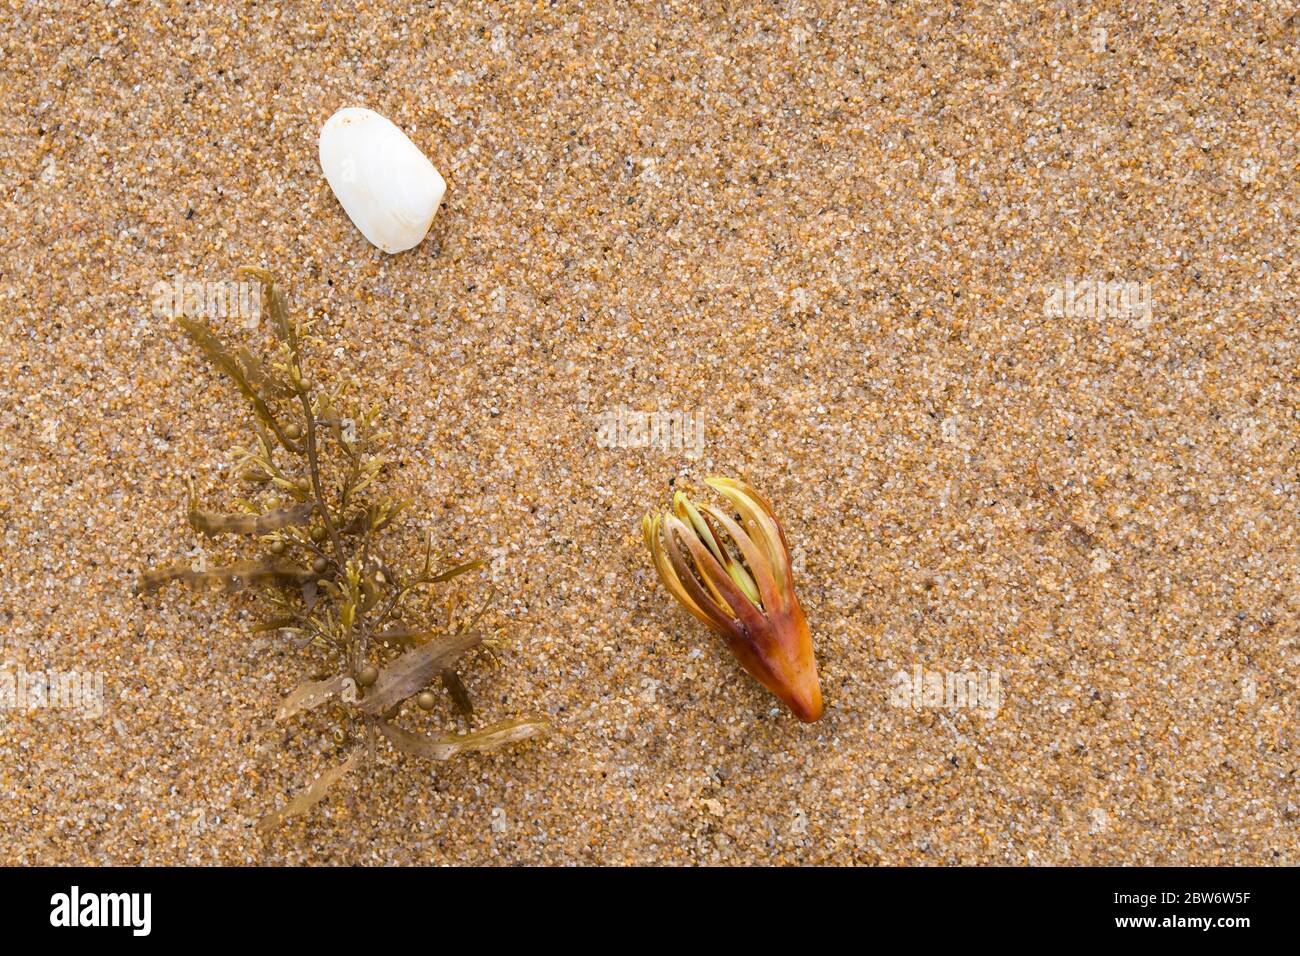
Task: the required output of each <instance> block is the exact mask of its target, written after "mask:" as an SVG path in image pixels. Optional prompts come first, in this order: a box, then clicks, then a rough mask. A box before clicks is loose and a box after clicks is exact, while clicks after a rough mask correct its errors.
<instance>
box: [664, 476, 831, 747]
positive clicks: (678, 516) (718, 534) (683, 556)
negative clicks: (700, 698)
mask: <svg viewBox="0 0 1300 956" xmlns="http://www.w3.org/2000/svg"><path fill="white" fill-rule="evenodd" d="M705 483H706V484H707V485H708V486H709V487H710V488H712V489H713V490H714V491H716V492H718V494H720V495H722V497H724V498H726V499H727V501H728V503H730V505H731V507H732V509H734V511H735V512H736V514H737V515H738V516H739V520H736V519H735V518H733V517H732V516H731V515H730V514H728V513H727V510H724V509H723V508H719V507H717V506H716V505H712V504H696V503H695V502H693V501H691V499H690V498H688V497H687V496H686V495H685V494H683V493H682V492H678V493H677V494H675V495H674V496H673V503H672V508H671V509H670V510H669V511H666V512H664V513H663V514H661V515H654V514H648V515H646V516H645V518H644V519H643V520H642V522H641V529H642V531H643V532H644V534H645V543H646V547H647V548H649V549H650V554H651V556H652V557H653V558H654V564H655V570H656V571H658V572H659V580H661V581H663V583H664V586H665V587H666V588H668V590H669V591H671V592H672V594H673V596H674V597H675V598H677V600H678V601H680V602H681V603H682V605H683V606H684V607H685V608H686V610H688V611H690V612H691V613H692V614H694V615H695V616H696V617H697V618H699V619H700V620H701V621H703V622H704V624H706V625H707V626H708V627H709V628H710V629H711V630H713V631H714V632H716V633H717V634H719V635H721V636H722V638H723V640H725V641H726V642H727V646H728V647H730V648H731V652H732V653H733V654H735V655H736V657H737V659H738V660H739V661H740V664H741V666H742V667H744V668H745V670H746V671H748V672H749V674H750V675H751V676H752V677H753V678H754V679H755V680H757V681H758V682H759V683H760V684H762V685H763V686H764V687H766V688H767V689H768V690H769V691H771V692H772V693H773V694H775V695H776V696H777V697H779V698H780V699H781V701H782V702H783V703H784V704H785V705H786V706H787V707H789V708H790V711H791V712H792V713H793V714H794V715H795V716H796V717H798V718H799V719H800V720H802V721H805V722H808V723H811V722H812V721H814V720H816V719H817V718H819V717H821V715H822V692H821V686H820V684H819V683H818V681H817V661H816V660H815V659H814V657H813V646H812V635H811V634H810V633H809V631H808V622H807V620H806V619H805V618H804V614H803V609H802V608H801V607H800V606H799V599H798V597H796V596H795V593H794V576H793V573H792V569H791V566H790V549H789V546H788V545H787V544H786V540H785V532H784V531H782V530H781V524H780V522H779V521H777V519H776V514H775V512H773V510H772V506H771V505H770V504H768V502H767V499H766V498H764V497H763V496H762V495H760V494H759V493H758V492H757V491H755V490H754V489H753V488H751V487H750V486H749V485H747V484H745V483H744V482H743V481H736V480H734V479H731V478H708V479H705Z"/></svg>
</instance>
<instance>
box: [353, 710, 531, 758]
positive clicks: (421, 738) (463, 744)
mask: <svg viewBox="0 0 1300 956" xmlns="http://www.w3.org/2000/svg"><path fill="white" fill-rule="evenodd" d="M378 726H379V732H380V733H381V734H383V735H384V737H385V738H386V739H387V740H388V742H389V743H391V744H392V745H393V746H394V747H395V748H396V749H397V750H398V751H400V752H401V753H404V754H406V755H407V756H408V757H421V758H423V759H425V760H439V761H441V760H450V759H451V758H452V757H454V756H456V754H459V753H465V752H468V751H472V750H480V751H482V750H496V749H497V748H498V747H504V746H506V745H507V744H513V743H518V742H519V741H521V740H527V739H528V738H529V737H536V736H537V735H538V734H543V733H545V732H546V731H547V730H549V729H550V726H551V724H550V721H548V720H546V719H545V718H544V717H516V718H514V719H512V720H503V721H500V722H498V723H495V724H490V725H489V726H487V727H484V728H483V729H482V730H476V731H473V732H472V733H468V734H444V735H441V736H438V737H433V736H429V735H427V734H416V733H412V732H411V731H409V730H404V729H402V728H401V727H398V726H397V725H396V724H390V723H389V722H388V721H385V720H381V721H378Z"/></svg>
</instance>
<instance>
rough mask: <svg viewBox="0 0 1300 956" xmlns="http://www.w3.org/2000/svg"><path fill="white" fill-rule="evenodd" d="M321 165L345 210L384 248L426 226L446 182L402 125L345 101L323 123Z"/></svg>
mask: <svg viewBox="0 0 1300 956" xmlns="http://www.w3.org/2000/svg"><path fill="white" fill-rule="evenodd" d="M320 165H321V169H322V170H324V172H325V179H326V180H327V181H328V182H329V184H330V189H332V190H333V191H334V196H335V198H336V199H338V201H339V204H340V205H341V206H342V207H343V211H344V212H346V213H347V214H348V218H350V219H351V220H352V222H353V224H354V225H355V226H356V227H357V228H358V229H360V230H361V234H362V235H363V236H365V237H366V238H367V239H369V240H370V242H371V243H373V244H374V245H375V246H378V247H379V248H380V249H382V250H384V252H388V253H394V252H401V251H403V250H404V249H410V248H411V247H412V246H414V245H416V244H418V243H419V241H420V240H421V239H423V238H424V237H425V234H426V233H428V231H429V226H430V224H431V223H432V222H433V214H434V213H436V212H437V211H438V206H439V205H440V204H441V203H442V195H443V193H445V192H446V191H447V183H446V181H445V180H444V179H443V178H442V176H441V174H439V172H438V170H436V169H434V167H433V163H431V162H429V159H428V157H427V156H425V155H424V153H422V152H420V148H419V147H418V146H416V145H415V144H414V143H412V142H411V140H410V138H409V137H407V135H406V134H405V133H403V132H402V131H401V130H400V129H398V128H397V127H396V126H394V125H393V124H392V123H391V122H389V121H388V120H386V119H385V118H384V117H382V116H380V115H379V114H378V113H376V112H375V111H374V110H367V109H362V108H361V107H359V106H348V107H345V108H344V109H341V110H339V111H338V112H337V113H335V114H334V115H333V116H331V117H330V118H329V119H328V120H326V121H325V125H324V126H322V127H321V131H320Z"/></svg>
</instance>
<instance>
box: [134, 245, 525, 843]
mask: <svg viewBox="0 0 1300 956" xmlns="http://www.w3.org/2000/svg"><path fill="white" fill-rule="evenodd" d="M240 272H241V273H242V274H244V275H248V276H252V277H253V278H255V279H256V280H258V281H259V282H260V283H261V284H262V292H263V304H264V307H265V308H264V311H265V314H266V315H267V316H268V318H269V320H270V326H271V331H272V332H273V334H274V340H275V342H274V346H273V349H272V351H271V354H269V355H268V356H266V357H261V356H258V355H256V354H255V353H254V352H253V351H252V350H251V349H249V348H248V347H246V346H237V347H235V348H233V349H232V348H229V347H227V346H226V345H225V343H223V342H222V341H221V339H220V338H219V337H218V335H217V334H216V333H215V332H214V331H213V330H212V329H210V328H208V326H207V325H205V324H204V323H202V322H199V321H198V320H196V319H192V318H189V317H186V316H182V317H180V318H179V319H178V320H177V324H178V325H179V326H180V328H181V330H182V331H183V332H184V333H185V334H186V336H187V337H188V338H189V339H190V340H191V341H192V342H193V343H194V344H195V345H196V346H197V347H198V349H199V350H200V352H202V354H203V355H204V356H205V357H206V358H207V359H208V361H209V362H210V363H211V364H212V365H213V366H214V367H215V368H216V369H217V370H218V371H220V372H221V373H223V374H224V375H225V376H226V377H227V378H229V379H230V380H231V382H232V383H233V384H234V386H235V388H236V390H237V391H238V392H239V394H240V395H241V396H242V397H243V399H244V400H245V401H246V402H247V403H248V406H249V409H250V411H251V412H252V416H253V421H252V427H253V432H254V437H255V441H254V442H253V443H251V444H250V445H249V446H248V447H245V448H237V449H235V454H236V457H237V460H238V465H237V467H236V472H237V474H238V482H239V483H241V488H240V491H239V492H238V493H237V495H236V498H235V504H236V509H235V510H234V511H211V510H206V509H203V508H200V507H199V505H198V501H197V497H196V495H195V494H194V492H193V490H191V492H190V502H189V507H188V511H187V514H186V518H187V521H188V524H189V526H190V527H191V528H192V529H193V530H194V531H196V532H197V533H199V534H200V535H202V536H203V537H204V538H207V539H217V538H221V537H223V536H242V537H243V538H244V539H245V540H248V541H249V542H250V543H251V544H252V545H253V546H255V547H256V548H257V549H259V552H260V553H259V554H258V555H257V556H255V557H246V558H242V559H235V560H233V561H230V562H229V563H226V564H222V565H218V566H214V567H207V566H206V564H204V565H200V566H194V565H188V564H186V563H184V562H181V563H177V564H172V565H165V566H162V567H159V568H152V569H149V570H147V571H145V572H143V573H142V574H141V575H140V579H139V582H138V584H137V586H136V590H137V592H138V593H141V594H152V593H155V592H157V591H160V590H161V589H163V588H164V587H166V586H167V585H169V584H173V583H177V584H182V585H186V586H189V587H192V588H200V589H216V590H219V591H223V592H233V591H240V590H245V589H249V590H255V591H257V592H259V593H260V594H261V595H262V600H263V602H264V606H265V610H266V613H265V615H264V616H263V619H262V621H261V622H260V623H259V624H257V625H256V626H255V627H254V628H253V630H254V631H255V632H277V633H280V634H282V635H284V636H285V637H286V638H287V639H289V640H290V642H291V644H292V646H294V647H297V648H303V649H306V650H307V651H308V652H309V653H311V654H313V655H314V656H316V657H317V658H319V659H320V661H319V665H320V666H318V669H317V672H316V674H315V675H314V677H313V678H312V679H309V680H306V681H304V682H302V683H301V684H299V685H298V687H297V688H296V689H294V690H293V691H292V692H291V693H290V694H289V695H288V696H287V697H285V698H282V699H278V700H276V701H275V702H274V703H275V704H276V705H277V706H276V719H277V720H278V721H286V720H290V719H293V718H298V719H307V718H308V717H311V718H312V719H320V718H333V720H334V722H335V727H334V738H335V740H336V742H337V744H338V745H339V748H340V752H341V753H346V754H347V757H346V760H344V761H343V762H342V763H341V764H339V765H337V766H335V767H334V768H333V769H332V770H327V771H326V772H325V773H323V774H321V775H320V776H319V777H318V778H317V779H316V781H315V782H314V783H313V784H312V785H311V786H309V787H308V788H307V789H305V790H304V791H302V792H301V793H299V794H298V795H297V796H296V797H294V798H293V799H292V800H291V801H290V802H289V803H288V804H287V805H286V806H285V807H283V808H282V809H281V810H279V811H277V812H275V813H272V814H270V815H268V816H267V817H265V818H264V819H263V820H262V821H261V823H260V824H259V825H258V829H259V830H261V831H263V832H268V831H270V830H274V829H275V828H277V827H279V826H280V825H281V824H282V823H284V822H285V821H286V820H287V819H289V818H291V817H294V816H297V815H299V814H302V813H305V812H307V811H308V810H309V809H310V808H311V807H313V806H314V805H315V804H317V803H318V802H319V801H320V800H322V799H323V798H324V797H325V795H326V792H327V791H328V790H329V789H330V787H331V786H333V785H334V784H335V783H337V782H338V781H339V780H341V779H342V778H343V777H345V776H347V775H349V774H350V773H351V772H352V771H354V770H358V769H359V768H361V767H362V766H364V765H365V764H367V762H370V763H373V757H374V751H375V743H376V740H377V739H378V738H380V737H382V738H383V739H385V740H387V741H388V742H389V743H390V745H391V746H392V747H393V748H394V749H395V750H396V751H398V752H400V753H403V754H406V755H409V756H416V757H423V758H425V759H430V760H446V759H449V758H450V757H451V756H453V755H455V754H457V753H462V752H472V751H482V750H489V749H493V748H495V747H499V746H503V745H505V744H508V743H512V742H515V741H519V740H524V739H527V738H529V737H532V736H535V735H536V734H538V733H541V732H543V731H544V730H545V729H546V728H547V727H548V726H549V725H548V723H547V721H546V720H545V719H544V718H539V717H535V716H528V715H525V716H521V717H515V718H510V719H507V720H503V721H498V722H496V723H494V724H491V725H488V726H487V727H484V728H482V729H480V730H477V731H472V732H469V733H467V734H463V735H443V734H435V735H432V736H429V735H425V734H420V733H416V732H414V731H410V730H406V729H403V728H401V727H399V726H397V725H396V724H395V723H394V721H395V720H396V719H397V718H398V716H399V715H400V714H401V711H402V708H403V706H404V705H405V704H406V703H407V702H409V701H412V700H413V701H414V702H415V704H416V706H417V708H418V709H419V710H421V711H432V710H434V709H436V707H437V702H438V697H437V696H436V695H435V694H434V692H433V688H434V687H438V688H440V689H441V690H443V691H444V693H445V694H446V697H447V699H448V702H449V705H450V707H451V709H452V711H453V712H454V713H456V714H459V715H460V717H461V719H463V720H466V721H469V720H471V719H472V715H473V713H474V707H473V701H472V699H471V696H470V691H469V688H468V687H467V685H466V683H465V681H464V680H463V679H462V677H461V670H462V667H461V665H463V664H464V662H465V661H466V660H468V659H469V658H470V657H471V656H473V655H474V654H475V653H477V652H476V651H475V650H474V649H475V648H477V647H479V646H480V645H482V646H484V647H487V646H488V644H484V642H483V638H482V635H481V634H480V632H479V631H478V630H477V625H478V623H479V620H480V618H481V616H482V614H483V613H484V611H485V610H486V605H485V607H484V610H483V611H480V612H479V614H478V615H476V616H475V617H474V619H473V620H471V621H470V622H468V623H466V624H463V625H460V626H457V625H456V624H455V622H454V620H453V614H452V610H451V609H452V608H454V607H455V606H456V605H457V597H456V593H455V592H454V591H453V592H452V593H451V596H450V597H449V598H448V601H447V605H448V612H447V619H446V624H445V626H439V625H437V624H435V623H433V620H432V618H433V610H434V604H433V602H434V598H435V593H436V591H437V590H438V588H439V586H442V585H448V584H449V583H450V582H452V581H454V580H455V579H457V578H459V577H460V576H461V575H463V574H467V573H469V572H471V571H474V570H477V569H479V568H481V567H482V562H481V561H467V562H463V563H460V564H456V565H454V566H452V567H450V568H447V569H445V570H435V568H434V563H433V559H432V551H433V548H432V541H433V537H432V534H431V533H426V535H425V536H424V542H423V548H422V549H421V552H422V553H421V554H420V555H419V558H418V560H417V562H416V567H415V569H414V570H413V571H410V572H403V571H402V570H401V566H402V565H403V564H405V563H406V562H405V560H404V557H403V555H402V553H401V552H400V550H398V549H397V548H396V547H395V546H393V545H392V544H391V542H389V541H388V540H387V539H385V537H384V536H382V535H381V532H383V531H384V530H386V529H388V528H389V527H390V526H392V524H393V522H394V520H395V519H396V518H397V517H398V516H399V515H400V514H402V513H403V512H404V511H405V510H406V509H407V507H408V506H409V502H407V501H403V500H400V499H395V498H390V497H387V496H384V495H382V494H380V493H379V492H378V490H377V489H378V488H379V485H380V481H379V479H380V478H382V476H383V473H384V467H385V462H386V461H387V459H386V457H385V456H384V454H383V447H384V444H385V442H386V440H387V439H388V437H389V435H388V433H387V432H384V431H381V430H380V428H379V410H378V408H376V407H375V406H373V405H370V406H362V405H360V404H357V403H356V402H355V401H354V400H353V399H352V398H350V396H349V395H348V394H346V393H345V392H338V393H334V394H327V393H325V392H323V391H322V390H321V389H320V388H319V387H318V386H317V384H316V383H315V382H314V381H313V380H312V379H311V378H309V377H308V376H307V374H306V372H305V368H306V363H305V352H306V348H307V346H309V345H311V344H313V343H314V342H315V339H314V337H313V335H312V333H311V327H310V323H308V322H305V321H297V320H293V319H291V318H290V316H289V313H288V309H287V308H286V304H285V299H284V296H283V293H282V292H281V291H280V289H279V288H278V287H277V286H276V284H275V282H274V280H273V279H272V277H271V275H270V273H268V272H266V271H265V270H263V269H258V268H254V267H245V268H243V269H241V270H240ZM313 715H315V716H313Z"/></svg>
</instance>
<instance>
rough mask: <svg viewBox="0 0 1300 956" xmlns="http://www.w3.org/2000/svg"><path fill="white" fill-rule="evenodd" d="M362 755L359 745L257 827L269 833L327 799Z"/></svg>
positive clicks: (261, 821) (264, 818)
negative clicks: (327, 795)
mask: <svg viewBox="0 0 1300 956" xmlns="http://www.w3.org/2000/svg"><path fill="white" fill-rule="evenodd" d="M361 755H362V750H361V748H359V747H358V748H357V749H356V750H354V751H352V753H351V754H350V755H349V756H348V759H347V760H345V761H343V763H342V764H340V765H339V766H337V767H333V768H331V769H329V770H326V771H325V772H324V773H323V774H321V775H320V776H319V777H317V778H316V779H315V780H314V781H313V782H312V785H311V786H310V787H308V788H307V789H306V790H302V791H299V792H298V793H297V794H296V795H295V796H294V798H293V799H292V800H290V801H289V802H288V803H287V804H285V805H284V806H283V807H281V808H280V809H279V810H276V811H275V812H274V813H271V814H268V815H267V816H265V817H263V818H262V819H261V820H260V821H259V822H258V824H257V829H258V830H260V831H261V832H263V833H269V832H270V831H272V830H274V829H276V828H277V827H279V826H280V825H281V824H282V823H284V821H285V820H288V819H289V818H290V817H296V816H299V815H300V814H303V813H306V812H307V811H308V810H310V809H311V808H312V807H314V806H316V804H318V803H320V802H321V801H322V800H324V799H325V795H326V794H328V793H329V790H330V787H332V786H334V784H336V783H338V782H339V781H340V780H342V779H343V778H344V777H346V776H347V775H348V773H349V772H350V771H352V770H354V769H355V768H356V766H357V764H359V763H360V762H361Z"/></svg>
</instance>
